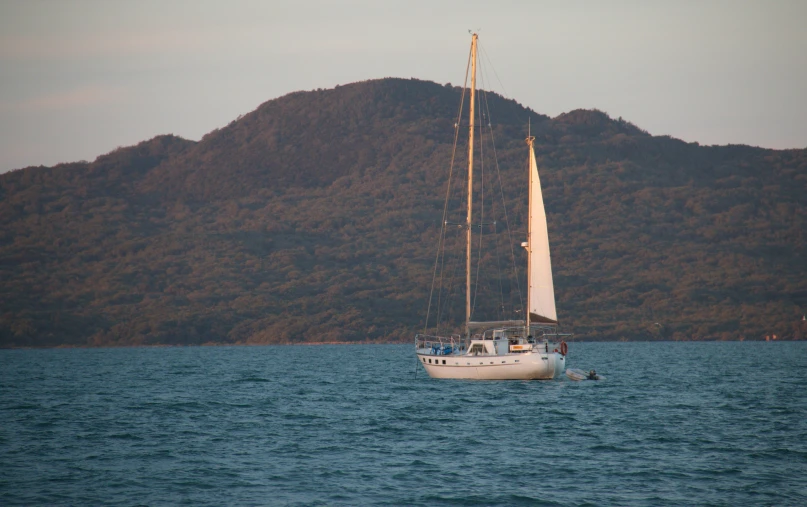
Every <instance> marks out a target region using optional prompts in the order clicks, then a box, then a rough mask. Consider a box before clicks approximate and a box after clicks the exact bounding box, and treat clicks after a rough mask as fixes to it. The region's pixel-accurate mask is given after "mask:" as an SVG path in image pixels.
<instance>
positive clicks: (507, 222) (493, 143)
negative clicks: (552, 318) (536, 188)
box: [483, 93, 524, 308]
mask: <svg viewBox="0 0 807 507" xmlns="http://www.w3.org/2000/svg"><path fill="white" fill-rule="evenodd" d="M483 96H484V98H485V109H487V111H488V119H489V120H490V122H491V125H492V124H493V119H492V118H491V115H490V104H489V103H488V100H487V99H488V96H487V93H485V94H483ZM490 142H491V146H492V147H493V161H494V162H495V164H496V175H497V176H498V179H499V192H500V194H501V198H502V212H503V213H504V223H505V225H506V226H507V227H506V228H507V238H508V242H509V243H510V259H511V263H512V268H513V274H514V275H515V279H516V290H517V291H518V302H519V308H523V307H524V298H523V295H522V294H521V282H520V281H519V274H518V266H517V264H516V252H515V249H514V248H513V235H512V231H511V230H510V219H509V217H508V216H507V203H506V202H505V200H504V185H503V184H502V172H501V169H500V167H499V155H498V153H497V151H496V136H495V135H494V133H493V128H491V131H490Z"/></svg>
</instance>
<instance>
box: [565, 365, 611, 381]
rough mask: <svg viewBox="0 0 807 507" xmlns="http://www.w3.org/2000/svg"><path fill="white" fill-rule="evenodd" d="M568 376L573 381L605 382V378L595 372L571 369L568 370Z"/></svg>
mask: <svg viewBox="0 0 807 507" xmlns="http://www.w3.org/2000/svg"><path fill="white" fill-rule="evenodd" d="M566 376H567V377H569V378H570V379H572V380H605V377H603V376H602V375H598V374H597V372H596V371H594V370H591V371H590V372H585V371H583V370H578V369H577V368H569V369H568V370H566Z"/></svg>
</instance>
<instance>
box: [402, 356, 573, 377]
mask: <svg viewBox="0 0 807 507" xmlns="http://www.w3.org/2000/svg"><path fill="white" fill-rule="evenodd" d="M417 356H418V360H419V361H420V363H421V364H422V365H423V367H424V368H425V369H426V372H427V373H428V374H429V376H430V377H432V378H453V379H473V380H551V379H554V378H557V377H559V376H561V375H563V371H564V370H565V367H566V357H565V356H564V355H563V354H560V353H557V352H549V353H546V352H535V351H530V352H526V353H519V354H503V355H470V354H449V355H444V356H441V355H433V354H429V353H428V351H423V353H421V352H420V351H418V354H417ZM444 362H445V364H443V363H444Z"/></svg>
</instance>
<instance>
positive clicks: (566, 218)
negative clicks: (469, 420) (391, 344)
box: [0, 79, 807, 346]
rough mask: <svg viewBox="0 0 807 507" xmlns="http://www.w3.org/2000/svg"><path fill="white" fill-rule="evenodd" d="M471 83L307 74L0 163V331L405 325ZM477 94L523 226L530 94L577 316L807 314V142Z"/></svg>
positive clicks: (362, 336) (252, 334)
mask: <svg viewBox="0 0 807 507" xmlns="http://www.w3.org/2000/svg"><path fill="white" fill-rule="evenodd" d="M459 94H460V90H459V88H456V87H452V86H450V85H445V86H441V85H437V84H434V83H430V82H424V81H417V80H402V79H383V80H376V81H367V82H361V83H355V84H351V85H347V86H341V87H337V88H335V89H333V90H317V91H311V92H298V93H293V94H290V95H287V96H285V97H281V98H279V99H276V100H272V101H269V102H266V103H265V104H263V105H261V106H260V107H259V108H258V109H257V110H255V111H253V112H251V113H249V114H247V115H245V116H244V117H242V118H239V119H238V120H236V121H233V122H232V123H230V124H229V125H228V126H226V127H224V128H221V129H219V130H216V131H214V132H211V133H209V134H207V135H206V136H205V137H204V138H203V139H202V140H201V141H199V142H193V141H187V140H184V139H180V138H178V137H175V136H159V137H156V138H154V139H151V140H149V141H145V142H142V143H140V144H138V145H137V146H133V147H128V148H119V149H118V150H115V151H113V152H112V153H109V154H107V155H103V156H101V157H99V158H98V159H97V160H95V161H94V162H91V163H90V162H78V163H70V164H60V165H57V166H55V167H51V168H48V167H29V168H26V169H21V170H17V171H12V172H10V173H6V174H3V175H0V281H1V282H0V346H56V345H80V346H84V345H89V346H110V345H144V344H201V343H211V342H212V343H291V342H325V341H401V340H406V341H408V340H410V339H412V337H413V335H414V333H415V332H417V331H419V330H422V326H423V318H424V314H425V310H426V299H427V297H428V293H429V287H430V283H431V277H432V264H433V262H434V254H435V250H434V248H435V244H436V240H437V230H438V229H437V227H438V224H439V222H440V220H441V214H442V206H443V196H444V192H445V185H446V178H447V166H448V161H449V159H450V153H451V144H452V142H453V138H454V122H455V118H454V117H455V115H456V107H457V104H458V103H459ZM487 98H488V101H489V103H490V108H491V111H493V112H494V113H495V114H496V117H495V118H493V120H494V129H495V132H496V137H497V150H498V153H499V159H500V163H501V175H502V179H503V180H504V183H505V187H506V188H516V189H520V190H519V191H517V192H514V193H513V194H512V195H508V196H507V197H506V199H507V200H508V202H507V204H508V213H509V214H510V218H511V221H512V222H513V228H514V230H516V231H518V230H519V229H520V226H521V220H523V219H522V218H520V217H521V216H522V215H523V212H524V210H525V207H526V197H525V193H524V192H523V186H524V185H523V176H524V167H523V160H524V157H525V156H526V155H525V153H526V152H525V145H524V141H523V138H524V137H525V135H524V134H525V130H526V128H525V125H526V122H527V118H528V117H530V118H531V122H532V133H533V135H535V136H536V138H537V140H536V153H537V155H538V158H539V160H538V163H539V167H540V170H541V178H542V183H543V187H544V198H545V201H546V206H547V213H548V219H549V233H550V241H551V246H552V258H553V269H554V272H555V289H556V293H557V299H558V313H559V317H560V319H561V321H562V324H564V328H565V329H566V330H568V331H571V332H574V333H575V335H576V337H577V338H578V339H585V340H617V339H628V340H660V339H676V340H703V339H711V340H714V339H726V340H733V339H764V338H765V337H766V336H771V337H772V336H773V335H776V336H777V338H778V339H804V338H805V335H807V322H804V321H802V316H803V315H804V313H807V258H806V256H805V253H807V250H806V247H807V232H806V231H807V223H806V221H807V220H806V218H805V217H807V213H805V209H807V207H806V206H805V205H807V150H767V149H760V148H752V147H748V146H720V147H717V146H711V147H707V146H698V145H697V144H695V143H692V144H687V143H684V142H682V141H679V140H676V139H673V138H670V137H658V136H651V135H649V134H648V133H646V132H644V131H642V130H641V129H639V128H637V127H636V126H634V125H632V124H631V123H629V122H626V121H624V120H622V119H621V118H620V119H612V118H610V117H609V116H608V115H606V114H605V113H602V112H599V111H587V110H577V111H573V112H570V113H567V114H564V115H561V116H559V117H557V118H548V117H546V116H543V115H540V114H537V113H534V112H532V111H529V110H528V109H525V108H523V107H522V106H520V105H519V104H518V103H516V102H513V101H510V100H505V99H503V98H501V97H499V96H497V95H494V94H488V97H487ZM460 170H461V169H460ZM517 235H518V234H517ZM522 239H523V238H521V237H520V236H519V237H518V238H516V240H517V241H519V242H520V241H521V240H522ZM508 248H509V247H508ZM518 250H520V249H518ZM517 255H522V254H520V253H517ZM517 261H518V262H519V263H521V262H522V261H523V258H519V259H517ZM522 276H523V271H522ZM510 285H513V284H512V283H511V284H510ZM522 286H523V283H522ZM447 315H448V318H449V320H450V325H453V326H459V324H460V322H461V320H462V318H463V317H462V315H461V312H460V311H457V312H453V313H449V314H447ZM483 317H484V316H483ZM452 319H453V320H452Z"/></svg>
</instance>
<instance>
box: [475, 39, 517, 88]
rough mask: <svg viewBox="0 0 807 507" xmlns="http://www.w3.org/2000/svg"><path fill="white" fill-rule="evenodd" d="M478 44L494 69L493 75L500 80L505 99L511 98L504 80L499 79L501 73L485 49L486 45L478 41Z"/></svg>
mask: <svg viewBox="0 0 807 507" xmlns="http://www.w3.org/2000/svg"><path fill="white" fill-rule="evenodd" d="M477 45H478V46H479V49H480V50H481V51H482V55H483V56H484V57H485V60H487V62H488V63H487V64H488V65H490V68H491V69H493V75H494V76H496V81H498V82H499V86H501V87H502V91H503V92H504V95H503V97H504V98H505V99H509V98H510V94H509V93H507V89H506V88H505V87H504V83H502V80H501V79H499V74H498V73H497V72H496V67H494V66H493V62H492V61H491V59H490V57H489V56H488V52H487V51H485V48H484V46H482V45H481V44H479V43H477ZM485 70H487V67H485Z"/></svg>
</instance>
